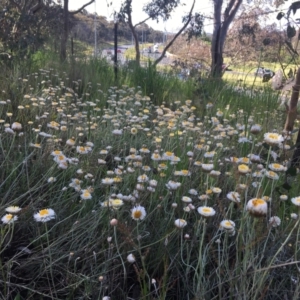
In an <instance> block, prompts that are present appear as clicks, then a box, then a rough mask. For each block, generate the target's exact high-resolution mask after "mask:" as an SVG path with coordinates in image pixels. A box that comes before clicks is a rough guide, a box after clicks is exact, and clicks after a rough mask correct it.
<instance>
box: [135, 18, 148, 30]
mask: <svg viewBox="0 0 300 300" xmlns="http://www.w3.org/2000/svg"><path fill="white" fill-rule="evenodd" d="M150 19H151V17H148V18H146V19H144V20H143V21H141V22H138V23H136V24H135V25H134V26H133V28H136V27H137V26H139V25H141V24H143V23H145V22H146V21H148V20H150Z"/></svg>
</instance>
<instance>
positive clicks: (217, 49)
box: [211, 0, 243, 77]
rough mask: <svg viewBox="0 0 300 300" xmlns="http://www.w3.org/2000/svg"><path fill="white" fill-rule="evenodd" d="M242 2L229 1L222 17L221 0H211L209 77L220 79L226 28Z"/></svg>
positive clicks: (238, 0)
mask: <svg viewBox="0 0 300 300" xmlns="http://www.w3.org/2000/svg"><path fill="white" fill-rule="evenodd" d="M242 2H243V0H229V2H228V3H227V7H226V9H225V11H224V14H223V21H222V20H221V17H222V6H223V0H213V3H214V30H213V36H212V43H211V76H212V77H222V74H223V68H222V67H223V50H224V44H225V40H226V35H227V31H228V28H229V26H230V24H231V22H232V21H233V19H234V17H235V15H236V13H237V11H238V9H239V7H240V5H241V4H242Z"/></svg>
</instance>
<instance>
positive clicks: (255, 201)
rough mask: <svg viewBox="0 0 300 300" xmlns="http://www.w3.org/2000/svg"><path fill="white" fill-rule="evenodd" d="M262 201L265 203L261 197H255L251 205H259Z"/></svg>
mask: <svg viewBox="0 0 300 300" xmlns="http://www.w3.org/2000/svg"><path fill="white" fill-rule="evenodd" d="M264 203H265V201H264V200H263V199H255V200H253V201H252V204H253V206H259V205H262V204H264Z"/></svg>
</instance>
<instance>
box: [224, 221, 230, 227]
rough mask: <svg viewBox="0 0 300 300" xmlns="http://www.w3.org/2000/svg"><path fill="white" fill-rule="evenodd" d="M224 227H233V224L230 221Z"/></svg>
mask: <svg viewBox="0 0 300 300" xmlns="http://www.w3.org/2000/svg"><path fill="white" fill-rule="evenodd" d="M224 225H225V226H226V227H232V224H231V223H230V222H229V221H226V222H224Z"/></svg>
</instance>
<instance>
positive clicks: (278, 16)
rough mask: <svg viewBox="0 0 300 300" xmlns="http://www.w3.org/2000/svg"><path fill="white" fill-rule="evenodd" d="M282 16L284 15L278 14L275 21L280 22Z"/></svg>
mask: <svg viewBox="0 0 300 300" xmlns="http://www.w3.org/2000/svg"><path fill="white" fill-rule="evenodd" d="M283 16H284V13H283V12H282V11H281V12H280V13H278V15H277V17H276V19H277V20H281V18H282V17H283Z"/></svg>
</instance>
